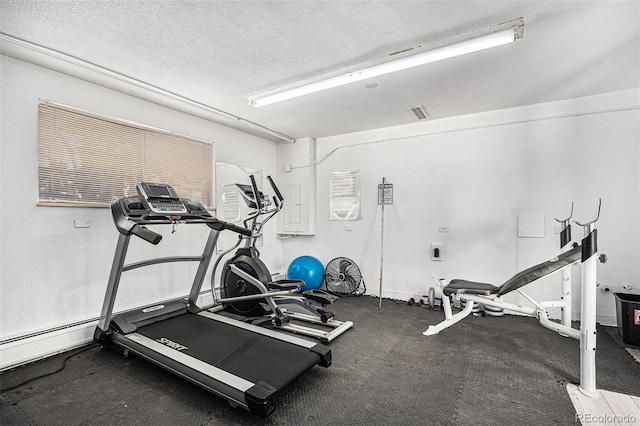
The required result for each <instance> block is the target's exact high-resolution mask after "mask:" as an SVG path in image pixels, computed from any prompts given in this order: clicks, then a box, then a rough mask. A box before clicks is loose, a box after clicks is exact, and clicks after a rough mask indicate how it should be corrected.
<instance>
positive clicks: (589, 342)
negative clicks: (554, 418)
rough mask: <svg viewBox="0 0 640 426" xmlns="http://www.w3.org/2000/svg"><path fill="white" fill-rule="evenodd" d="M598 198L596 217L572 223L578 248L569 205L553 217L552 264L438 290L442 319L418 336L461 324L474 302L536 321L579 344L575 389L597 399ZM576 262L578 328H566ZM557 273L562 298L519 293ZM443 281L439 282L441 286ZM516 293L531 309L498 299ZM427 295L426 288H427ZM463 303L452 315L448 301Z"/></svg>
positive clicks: (602, 258) (602, 257)
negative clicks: (553, 314)
mask: <svg viewBox="0 0 640 426" xmlns="http://www.w3.org/2000/svg"><path fill="white" fill-rule="evenodd" d="M601 206H602V200H599V202H598V213H597V215H596V218H595V219H594V220H592V221H589V222H586V223H580V222H577V221H576V222H575V223H576V224H577V225H579V226H581V227H583V229H584V238H583V239H582V241H581V244H580V245H579V246H578V245H577V244H574V246H573V247H572V248H571V246H570V244H569V243H570V242H571V225H569V220H570V219H571V216H572V215H573V204H572V205H571V215H570V216H569V218H567V219H564V220H559V219H556V221H558V222H560V223H561V224H562V225H563V229H562V230H561V232H560V247H561V248H563V249H564V250H565V251H564V252H563V253H562V254H561V255H559V256H558V257H555V258H553V259H551V260H548V261H546V262H543V263H540V264H539V265H536V266H532V267H531V268H528V269H526V270H524V271H522V272H520V273H518V274H516V275H514V276H513V277H512V278H511V279H509V280H508V281H507V282H505V283H504V284H502V285H501V286H499V287H497V286H494V285H492V284H487V283H479V282H473V281H466V280H452V281H451V282H450V283H449V284H448V285H446V286H444V287H443V288H442V307H443V310H444V315H445V319H444V321H442V322H440V323H439V324H436V325H432V326H429V328H428V329H427V330H426V331H425V332H424V333H422V334H424V335H425V336H432V335H434V334H438V333H439V332H441V331H442V330H444V329H445V328H448V327H451V326H452V325H454V324H456V323H458V322H460V321H461V320H463V319H464V318H466V317H467V316H469V314H470V313H471V311H472V310H473V307H474V306H473V305H474V302H477V303H482V304H484V305H485V306H489V307H491V308H496V309H506V310H509V311H513V312H517V313H520V314H524V315H529V316H533V317H537V318H538V320H539V321H540V324H542V325H543V326H544V327H546V328H548V329H550V330H553V331H556V332H557V333H559V334H561V335H563V336H567V337H571V338H573V339H576V340H579V341H580V386H579V388H578V389H579V390H580V392H582V393H583V394H584V395H586V396H589V397H597V396H598V390H597V388H596V363H595V353H596V332H597V331H596V287H597V285H598V284H597V264H598V261H600V262H602V263H604V262H606V261H607V257H606V256H605V255H604V254H603V255H600V256H598V255H597V254H598V236H597V235H598V234H597V229H596V227H595V223H596V222H597V221H598V219H599V218H600V207H601ZM578 262H580V264H581V268H580V269H581V283H580V289H581V291H580V293H581V294H580V329H579V330H577V329H574V328H572V327H571V271H570V269H569V267H570V266H571V265H573V264H575V263H578ZM558 271H563V272H562V296H561V298H560V299H561V300H555V301H546V302H540V303H538V302H536V301H535V300H534V299H533V298H531V297H529V296H528V295H527V294H526V293H524V292H523V291H522V290H521V287H523V286H525V285H527V284H529V283H532V282H534V281H536V280H538V279H540V278H542V277H546V276H549V275H550V274H553V273H555V272H558ZM443 281H444V280H441V283H442V282H443ZM512 291H517V292H518V293H520V294H521V295H522V296H524V297H525V298H526V299H527V300H529V302H531V303H532V304H533V307H527V306H520V305H516V304H515V303H508V302H505V301H503V300H502V296H503V295H505V294H507V293H509V292H512ZM430 294H431V290H430ZM453 297H455V298H457V299H459V300H462V301H465V302H466V305H465V307H464V309H463V310H462V311H460V312H458V313H456V314H455V315H454V314H452V312H451V298H453ZM548 308H561V309H562V310H563V312H562V318H561V322H560V323H558V322H554V321H551V320H549V318H548V316H547V309H548Z"/></svg>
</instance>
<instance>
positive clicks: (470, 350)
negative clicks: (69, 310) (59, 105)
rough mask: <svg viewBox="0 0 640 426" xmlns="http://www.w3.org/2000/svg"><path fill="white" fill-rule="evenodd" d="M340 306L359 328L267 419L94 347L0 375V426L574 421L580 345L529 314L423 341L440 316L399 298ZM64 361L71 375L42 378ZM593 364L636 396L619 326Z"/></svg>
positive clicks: (608, 333)
mask: <svg viewBox="0 0 640 426" xmlns="http://www.w3.org/2000/svg"><path fill="white" fill-rule="evenodd" d="M333 310H334V312H336V314H337V315H336V318H338V319H345V320H352V321H354V323H355V325H354V327H353V328H352V329H351V330H349V331H347V332H346V333H345V334H344V335H343V336H341V337H339V338H338V339H336V340H335V341H333V342H331V343H330V344H329V346H331V348H332V354H333V365H332V366H331V367H330V368H328V369H325V368H322V367H315V368H313V369H312V370H310V371H309V372H307V373H306V374H305V375H303V376H302V377H301V378H300V379H298V380H297V381H296V382H294V383H293V384H292V385H291V386H290V387H288V388H287V389H285V390H284V391H283V392H282V393H281V394H280V395H279V396H278V398H277V400H276V405H277V406H276V412H275V414H273V415H272V416H271V417H270V418H268V419H260V418H257V417H255V416H253V415H251V414H250V413H248V412H246V411H244V410H242V409H241V408H232V407H231V406H229V404H228V403H227V402H226V401H225V400H223V399H221V398H218V397H215V396H213V395H212V394H210V393H209V392H207V391H206V390H204V389H201V388H199V387H198V386H196V385H194V384H191V383H190V382H188V381H186V380H184V379H181V378H179V377H177V376H174V375H173V374H171V373H169V372H167V371H165V370H163V369H162V368H160V367H157V366H155V365H153V364H152V363H150V362H147V361H145V360H143V359H141V358H138V357H136V356H131V357H128V358H125V357H123V356H121V355H119V354H118V353H116V352H109V351H102V350H100V349H99V348H98V347H94V346H89V347H87V348H81V349H79V350H75V351H72V352H69V353H65V354H61V355H58V356H55V357H52V358H49V359H47V360H43V361H39V362H36V363H33V364H30V365H27V366H24V367H20V368H17V369H15V370H12V371H8V372H5V373H4V374H2V375H1V376H0V381H1V382H0V383H1V386H2V389H4V390H3V391H2V392H1V393H0V409H1V410H2V412H1V417H0V423H1V424H2V425H3V426H8V425H47V426H48V425H65V426H69V425H211V426H212V425H242V424H251V425H261V424H265V425H269V424H274V425H371V424H375V425H428V424H438V425H440V424H442V425H496V424H508V425H516V424H517V425H548V424H576V422H575V418H574V416H575V411H574V409H573V405H572V403H571V400H570V399H569V396H568V394H567V391H566V390H565V386H566V384H567V383H569V382H571V383H577V382H578V381H579V343H578V341H575V340H572V339H568V338H564V337H562V336H560V335H558V334H556V333H553V332H552V331H549V330H547V329H544V328H542V327H541V326H540V325H539V324H538V322H537V320H535V319H533V318H525V317H516V316H504V317H497V318H496V317H469V318H467V319H466V320H464V321H462V322H461V323H459V324H457V325H455V326H453V327H452V328H449V329H447V330H445V331H443V332H441V333H440V334H439V335H437V336H431V337H425V336H423V335H422V332H423V331H424V330H425V329H426V327H427V326H428V325H429V324H435V323H437V322H439V321H440V320H441V319H442V318H443V314H442V312H441V311H438V310H435V311H431V310H429V309H427V308H426V307H424V306H423V307H417V306H415V305H414V306H409V305H407V304H406V303H402V302H394V301H392V300H383V303H382V309H379V308H378V299H376V298H373V297H368V296H362V297H351V298H343V299H341V300H339V301H338V302H337V303H336V304H335V305H334V306H333ZM203 338H215V336H211V337H206V336H203ZM65 359H66V366H65V368H64V369H62V370H60V371H58V372H55V373H53V374H49V375H45V374H48V373H51V372H53V371H56V370H58V369H59V368H60V367H61V366H62V365H63V362H64V360H65ZM597 367H598V371H597V374H598V376H597V383H598V388H600V389H606V390H609V391H613V392H620V393H627V394H631V395H635V396H640V364H638V363H637V362H636V361H635V360H634V359H633V358H632V357H631V356H630V355H629V354H628V353H627V352H626V351H625V350H624V348H623V345H621V342H620V340H619V339H618V338H617V335H616V334H615V329H608V328H606V327H600V328H599V332H598V351H597ZM42 375H45V376H42ZM39 376H42V377H39ZM32 377H38V378H35V379H33V380H31V381H29V382H27V383H25V384H22V385H18V384H19V383H21V382H23V381H24V380H27V379H29V378H32ZM16 385H18V386H17V387H15V386H16Z"/></svg>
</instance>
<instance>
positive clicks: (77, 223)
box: [73, 219, 91, 228]
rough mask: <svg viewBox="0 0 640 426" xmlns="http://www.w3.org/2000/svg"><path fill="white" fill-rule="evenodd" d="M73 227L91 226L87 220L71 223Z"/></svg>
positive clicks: (77, 220)
mask: <svg viewBox="0 0 640 426" xmlns="http://www.w3.org/2000/svg"><path fill="white" fill-rule="evenodd" d="M73 226H74V227H75V228H88V227H89V226H91V222H89V221H88V220H87V219H76V220H74V221H73Z"/></svg>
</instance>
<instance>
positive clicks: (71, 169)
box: [38, 101, 214, 207]
mask: <svg viewBox="0 0 640 426" xmlns="http://www.w3.org/2000/svg"><path fill="white" fill-rule="evenodd" d="M213 164H214V163H213V144H212V143H209V142H205V141H200V140H197V139H193V138H188V137H186V136H182V135H177V134H174V133H169V132H165V131H162V130H159V129H153V128H150V127H146V126H143V125H137V124H134V123H129V122H125V121H119V120H117V119H113V118H110V117H100V116H97V115H94V114H91V113H88V112H84V111H79V110H75V109H73V108H70V107H64V106H62V105H59V104H53V103H51V102H47V101H41V102H40V104H39V106H38V181H39V202H38V204H39V205H65V206H69V205H74V206H92V207H93V206H95V207H98V206H108V205H110V204H111V202H113V201H114V200H116V199H118V198H120V197H123V196H125V195H136V194H137V192H136V184H137V183H138V182H143V181H145V182H157V183H168V184H170V185H171V186H173V187H174V188H175V189H176V191H177V192H178V194H180V196H182V197H185V198H189V199H192V200H197V201H201V202H202V203H203V204H204V205H205V206H212V205H213V204H212V193H213V188H212V180H213V179H212V177H213Z"/></svg>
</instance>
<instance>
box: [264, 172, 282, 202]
mask: <svg viewBox="0 0 640 426" xmlns="http://www.w3.org/2000/svg"><path fill="white" fill-rule="evenodd" d="M267 180H268V181H269V185H271V188H273V192H275V194H276V197H278V200H280V203H282V202H283V201H284V197H283V196H282V194H281V193H280V190H279V189H278V187H277V186H276V184H275V182H274V181H273V179H271V176H267ZM274 201H275V199H274Z"/></svg>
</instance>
